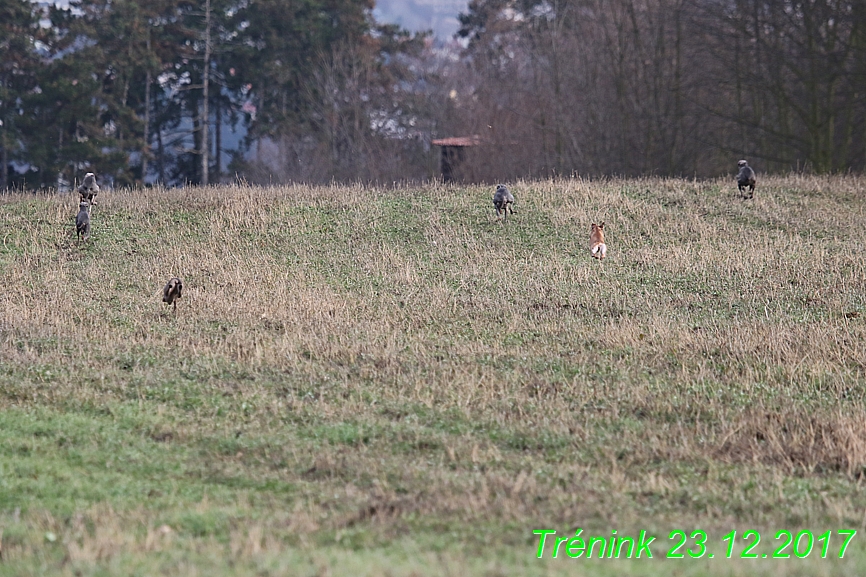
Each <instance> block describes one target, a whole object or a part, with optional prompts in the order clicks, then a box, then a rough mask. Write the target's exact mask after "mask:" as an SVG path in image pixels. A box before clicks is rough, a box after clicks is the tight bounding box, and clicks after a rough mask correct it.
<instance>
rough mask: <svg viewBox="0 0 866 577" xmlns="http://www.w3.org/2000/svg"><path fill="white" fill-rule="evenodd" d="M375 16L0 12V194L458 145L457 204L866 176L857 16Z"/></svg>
mask: <svg viewBox="0 0 866 577" xmlns="http://www.w3.org/2000/svg"><path fill="white" fill-rule="evenodd" d="M373 7H374V0H140V1H129V0H71V1H70V2H69V5H68V6H64V7H58V6H55V5H54V3H48V2H30V1H28V0H0V51H2V62H0V189H5V188H7V187H12V186H18V187H24V188H36V187H56V186H58V185H61V184H62V183H64V182H68V183H71V182H72V181H74V179H75V178H77V177H78V176H79V175H80V174H83V172H85V171H87V170H98V172H99V173H100V174H102V175H106V176H109V177H110V178H111V179H112V180H113V182H114V185H115V186H122V185H134V184H140V183H142V182H147V183H149V182H161V183H167V184H184V183H204V184H206V183H211V182H218V181H221V180H225V179H227V178H230V177H231V178H235V177H243V178H246V179H247V180H250V181H260V182H284V181H307V182H325V181H330V180H375V181H391V180H407V179H421V178H429V177H431V176H434V175H435V174H436V173H437V170H438V169H437V164H436V163H437V157H436V148H435V147H432V146H431V144H430V142H431V139H433V138H437V137H443V136H462V135H465V136H468V135H472V136H477V142H478V143H479V145H478V146H473V147H471V148H470V149H468V150H466V151H465V152H466V154H465V155H462V156H461V158H463V162H462V165H461V166H460V167H459V171H458V173H457V175H458V177H462V178H465V179H470V180H491V181H501V180H505V179H508V178H513V177H519V176H556V175H570V174H574V173H579V174H586V175H604V174H618V175H640V174H657V175H689V176H691V175H698V176H709V175H717V174H721V173H725V172H731V171H732V170H733V167H735V165H736V160H737V159H739V158H741V157H744V158H749V159H750V161H751V163H752V164H753V165H755V166H756V167H757V168H759V169H760V170H763V171H787V170H791V169H807V170H811V171H815V172H837V171H846V170H856V171H862V170H863V168H864V166H866V3H864V2H863V1H862V0H471V2H470V3H469V5H468V7H467V10H466V12H465V13H463V14H461V16H460V21H461V29H460V31H459V33H458V35H459V37H460V38H461V39H462V42H463V44H462V46H461V47H460V48H459V49H457V48H454V46H453V45H451V48H450V49H449V48H447V47H443V46H440V45H438V44H436V43H434V42H433V41H432V39H431V38H430V36H429V35H426V34H414V35H413V34H409V33H407V32H405V31H403V30H400V29H399V28H397V27H395V26H388V25H381V24H377V23H376V22H375V21H374V20H373V18H372V15H371V14H372V8H373ZM234 128H237V129H238V130H240V131H241V133H242V134H243V139H242V140H241V141H240V145H239V146H236V147H235V148H230V147H228V146H226V145H225V141H226V136H227V135H226V134H224V132H225V131H226V130H227V129H234ZM224 158H227V159H228V160H227V161H226V162H224ZM229 175H231V176H229Z"/></svg>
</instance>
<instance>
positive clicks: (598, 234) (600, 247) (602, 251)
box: [589, 222, 607, 260]
mask: <svg viewBox="0 0 866 577" xmlns="http://www.w3.org/2000/svg"><path fill="white" fill-rule="evenodd" d="M589 252H590V254H591V255H592V256H593V258H597V259H598V260H602V259H604V257H606V256H607V245H606V244H605V243H604V222H602V223H601V224H595V223H592V229H591V230H590V233H589Z"/></svg>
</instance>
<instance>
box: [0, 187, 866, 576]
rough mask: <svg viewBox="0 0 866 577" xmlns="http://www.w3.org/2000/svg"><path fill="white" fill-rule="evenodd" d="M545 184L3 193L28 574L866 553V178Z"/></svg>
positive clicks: (427, 571)
mask: <svg viewBox="0 0 866 577" xmlns="http://www.w3.org/2000/svg"><path fill="white" fill-rule="evenodd" d="M512 190H513V192H514V193H515V196H516V197H517V210H518V212H517V213H516V214H515V215H514V218H513V219H512V218H511V217H509V220H508V223H507V224H503V223H500V222H497V221H496V220H495V219H494V215H493V207H492V203H491V200H490V197H491V195H492V188H491V187H450V186H441V185H430V186H425V187H421V188H397V189H393V190H384V189H370V188H366V187H361V186H354V187H342V186H334V187H323V188H310V187H303V186H295V187H272V188H255V187H252V188H251V187H223V188H212V189H207V190H200V189H195V188H190V189H184V190H145V191H142V190H135V191H117V192H113V193H105V194H103V195H101V196H102V197H104V198H100V200H101V203H100V204H99V205H97V206H96V207H95V208H94V211H93V216H92V223H93V224H92V227H93V233H92V236H91V238H90V240H89V241H87V242H86V243H85V242H82V243H78V242H76V241H75V239H74V217H75V211H76V199H74V198H72V197H69V196H66V197H56V196H50V197H46V196H14V195H13V196H4V197H0V207H2V210H3V212H4V217H3V218H4V228H3V231H2V240H3V242H2V245H0V278H2V279H3V289H4V290H3V292H2V295H0V532H2V533H0V545H2V549H0V552H2V561H0V575H47V574H51V575H106V574H116V575H131V574H140V575H155V574H166V575H197V574H207V575H210V576H212V577H219V576H222V575H345V574H350V573H351V574H354V575H358V576H361V575H393V576H396V575H529V574H537V575H565V574H568V575H583V574H586V575H670V574H673V573H674V572H676V573H677V574H679V575H764V574H766V575H798V574H800V575H817V574H820V575H850V574H854V573H858V572H859V573H864V572H866V530H864V525H866V488H864V483H863V478H864V473H866V404H864V399H866V192H864V191H866V180H864V179H862V178H855V177H832V178H817V177H815V178H813V177H800V176H791V177H787V178H777V179H773V178H764V179H762V180H761V182H760V183H759V187H758V190H757V193H756V197H755V200H754V201H748V202H744V201H741V200H739V198H737V196H736V186H735V185H734V184H733V183H732V182H730V181H705V182H692V181H686V180H661V179H647V180H605V181H598V182H588V181H581V180H564V181H556V182H519V183H514V184H513V185H512ZM601 220H604V221H606V223H607V224H606V231H607V240H608V247H609V250H608V258H607V259H606V260H605V261H604V262H603V263H600V262H598V261H596V260H594V259H591V258H590V257H589V251H588V236H589V225H590V223H592V222H598V221H601ZM174 275H177V276H180V277H182V278H183V281H184V294H183V298H182V299H181V300H180V301H179V302H178V308H177V313H176V314H175V313H173V312H171V310H170V309H168V308H167V307H166V306H165V305H163V304H162V303H161V300H160V296H161V295H160V292H161V289H162V286H163V284H164V283H165V282H166V280H168V278H169V277H171V276H174ZM576 528H582V529H584V533H583V535H584V536H590V535H600V536H606V537H609V536H611V534H612V533H611V532H612V531H614V530H616V531H617V532H618V534H619V535H638V534H639V532H640V531H641V530H644V531H646V532H647V533H648V534H652V535H655V536H656V537H657V539H656V542H655V543H654V544H653V545H652V551H653V554H654V558H653V559H652V560H648V559H645V558H643V559H640V560H631V561H628V560H624V559H618V560H617V559H605V560H603V561H599V560H595V559H593V560H586V559H585V558H583V557H581V558H579V559H570V558H568V557H567V556H566V554H565V546H563V548H562V551H561V553H560V556H559V558H557V559H552V558H551V555H550V548H548V549H547V550H546V551H545V554H544V558H543V559H536V556H535V555H536V551H537V548H538V536H537V535H534V534H533V530H540V529H555V530H556V531H557V535H564V534H573V533H574V531H575V529H576ZM847 529H857V530H858V534H857V535H856V536H855V538H854V539H852V541H851V543H850V546H849V548H848V550H847V552H846V554H845V558H844V559H841V560H840V559H839V555H838V553H839V551H838V549H839V547H840V546H841V543H842V541H843V540H844V538H843V537H842V536H840V535H839V534H838V533H837V532H838V531H839V530H847ZM675 530H682V531H684V532H687V533H689V534H691V533H692V531H695V530H703V531H705V532H706V534H707V543H706V547H707V553H706V554H705V555H703V556H702V558H700V559H691V558H689V556H688V554H686V555H685V558H684V559H680V560H676V559H668V560H665V559H661V557H664V556H665V554H666V553H667V552H668V550H669V549H670V548H671V546H672V545H674V544H675V543H676V540H669V539H668V536H669V534H670V533H671V531H675ZM747 530H756V531H758V532H760V534H761V536H762V541H761V542H760V544H759V545H758V546H756V548H755V549H754V550H753V551H752V552H753V553H757V554H758V556H759V558H758V559H739V556H740V553H741V551H742V549H743V547H745V546H746V545H748V544H749V543H751V542H752V540H753V538H752V539H743V534H744V533H745V532H746V531H747ZM781 530H788V531H791V532H792V534H793V535H795V536H796V535H797V533H798V532H799V531H803V530H808V531H811V532H812V534H813V536H814V538H815V540H816V541H815V545H814V551H812V552H811V553H810V554H809V555H808V556H807V557H806V558H805V559H798V558H796V557H795V555H794V554H793V553H794V552H795V551H794V546H791V547H789V548H787V549H783V550H782V554H784V553H787V554H789V555H790V557H791V558H790V559H773V558H772V554H773V552H774V551H775V550H776V549H778V548H780V546H781V545H783V544H784V539H782V540H776V539H774V536H775V534H776V533H777V532H778V531H781ZM828 530H829V531H832V534H831V538H830V545H829V547H828V554H827V558H825V559H822V558H821V555H820V553H821V548H822V547H823V545H822V542H818V541H817V539H818V537H819V535H821V534H823V533H825V532H826V531H828ZM731 531H737V534H736V538H735V543H734V547H733V556H734V557H737V558H732V559H726V558H725V552H726V548H727V542H726V541H725V540H724V536H725V535H726V534H729V533H730V532H731ZM803 535H805V533H804V534H803ZM805 541H806V539H805V537H804V538H803V541H802V542H800V546H801V549H799V551H800V552H801V553H802V552H803V551H805V549H806V544H807V543H806V542H805ZM825 542H826V538H825ZM687 550H688V551H692V552H696V553H699V552H700V551H699V550H700V547H699V546H698V545H697V544H696V542H695V539H693V538H689V539H688V541H687V543H686V544H685V546H684V547H683V548H682V549H680V550H679V553H686V551H687ZM711 553H712V554H713V555H714V558H712V559H711V558H709V554H711ZM763 554H768V555H769V558H766V559H764V558H761V555H763Z"/></svg>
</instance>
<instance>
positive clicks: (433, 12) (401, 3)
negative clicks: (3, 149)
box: [31, 0, 469, 40]
mask: <svg viewBox="0 0 866 577" xmlns="http://www.w3.org/2000/svg"><path fill="white" fill-rule="evenodd" d="M31 1H32V2H37V3H39V4H43V3H48V2H50V1H51V0H31ZM53 2H54V3H55V4H57V5H58V6H68V5H69V0H53ZM468 5H469V0H376V8H375V9H374V10H373V15H374V16H375V17H376V20H378V21H379V22H383V23H394V24H399V25H400V26H402V27H403V28H406V29H407V30H410V31H412V32H419V31H421V30H433V34H434V35H436V36H437V37H438V38H440V39H442V40H448V39H450V38H451V37H452V36H453V35H454V33H455V32H457V28H458V26H459V25H460V24H459V22H458V21H457V15H458V14H460V12H465V11H466V6H468Z"/></svg>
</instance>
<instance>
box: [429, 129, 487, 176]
mask: <svg viewBox="0 0 866 577" xmlns="http://www.w3.org/2000/svg"><path fill="white" fill-rule="evenodd" d="M430 142H431V144H433V145H435V146H441V147H442V160H441V162H440V166H441V168H442V180H444V181H445V182H451V181H452V180H454V178H455V176H456V174H455V172H456V169H457V166H458V165H460V164H461V163H462V162H463V160H464V158H465V154H464V151H465V149H466V148H468V147H470V146H478V145H480V144H481V137H480V136H478V135H477V134H473V135H472V136H452V137H450V138H437V139H435V140H431V141H430Z"/></svg>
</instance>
